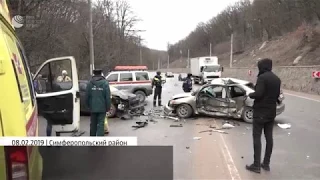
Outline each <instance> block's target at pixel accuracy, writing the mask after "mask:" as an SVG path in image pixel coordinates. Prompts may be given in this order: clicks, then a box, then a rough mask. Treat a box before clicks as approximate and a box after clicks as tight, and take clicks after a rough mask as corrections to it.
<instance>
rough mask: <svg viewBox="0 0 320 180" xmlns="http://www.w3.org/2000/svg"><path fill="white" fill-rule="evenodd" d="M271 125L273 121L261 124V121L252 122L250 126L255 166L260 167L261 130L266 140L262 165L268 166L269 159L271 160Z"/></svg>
mask: <svg viewBox="0 0 320 180" xmlns="http://www.w3.org/2000/svg"><path fill="white" fill-rule="evenodd" d="M273 125H274V119H272V120H268V121H263V122H261V119H259V120H255V119H254V120H253V124H252V126H253V129H252V135H253V150H254V156H253V157H254V162H253V163H254V165H256V166H259V167H260V164H261V134H262V130H263V131H264V136H265V138H266V150H265V155H264V159H263V162H262V163H263V164H265V165H269V164H270V158H271V154H272V149H273Z"/></svg>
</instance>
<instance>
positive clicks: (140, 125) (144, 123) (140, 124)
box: [132, 121, 148, 129]
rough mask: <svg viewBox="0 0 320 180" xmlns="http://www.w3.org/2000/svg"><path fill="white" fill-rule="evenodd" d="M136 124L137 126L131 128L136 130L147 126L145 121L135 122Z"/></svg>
mask: <svg viewBox="0 0 320 180" xmlns="http://www.w3.org/2000/svg"><path fill="white" fill-rule="evenodd" d="M136 124H137V125H133V126H132V127H134V128H136V129H138V128H143V127H145V126H146V125H148V122H147V121H138V122H136Z"/></svg>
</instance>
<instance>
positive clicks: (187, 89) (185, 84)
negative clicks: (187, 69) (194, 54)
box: [182, 73, 192, 92]
mask: <svg viewBox="0 0 320 180" xmlns="http://www.w3.org/2000/svg"><path fill="white" fill-rule="evenodd" d="M191 77H192V74H191V73H188V76H187V78H186V80H185V81H184V82H183V84H182V89H183V91H184V92H191V90H192V79H191Z"/></svg>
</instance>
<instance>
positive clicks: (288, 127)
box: [278, 123, 291, 129]
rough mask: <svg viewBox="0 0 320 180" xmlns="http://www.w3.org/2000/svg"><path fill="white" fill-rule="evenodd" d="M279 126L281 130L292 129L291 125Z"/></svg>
mask: <svg viewBox="0 0 320 180" xmlns="http://www.w3.org/2000/svg"><path fill="white" fill-rule="evenodd" d="M278 126H279V127H280V128H281V129H290V128H291V124H280V123H278Z"/></svg>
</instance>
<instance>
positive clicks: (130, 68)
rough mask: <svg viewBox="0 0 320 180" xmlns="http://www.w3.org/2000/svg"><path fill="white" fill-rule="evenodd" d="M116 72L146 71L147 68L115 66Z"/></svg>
mask: <svg viewBox="0 0 320 180" xmlns="http://www.w3.org/2000/svg"><path fill="white" fill-rule="evenodd" d="M114 70H116V71H128V70H148V67H147V66H116V67H115V68H114Z"/></svg>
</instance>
